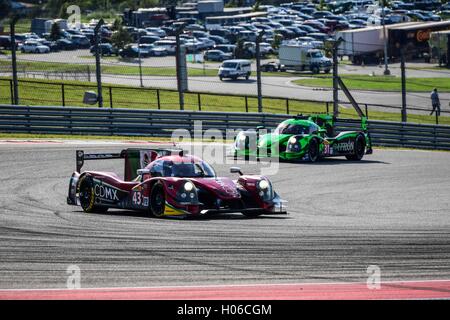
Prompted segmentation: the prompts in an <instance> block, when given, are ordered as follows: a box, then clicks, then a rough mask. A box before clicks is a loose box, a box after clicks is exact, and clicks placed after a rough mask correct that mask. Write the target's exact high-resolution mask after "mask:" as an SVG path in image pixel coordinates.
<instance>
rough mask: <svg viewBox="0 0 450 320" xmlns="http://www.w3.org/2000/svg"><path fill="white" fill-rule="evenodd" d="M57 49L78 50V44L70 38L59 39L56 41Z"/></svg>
mask: <svg viewBox="0 0 450 320" xmlns="http://www.w3.org/2000/svg"><path fill="white" fill-rule="evenodd" d="M55 44H56V46H55V48H56V49H57V50H77V46H76V45H75V44H74V43H73V42H72V41H70V40H67V39H58V40H56V41H55Z"/></svg>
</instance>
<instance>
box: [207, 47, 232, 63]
mask: <svg viewBox="0 0 450 320" xmlns="http://www.w3.org/2000/svg"><path fill="white" fill-rule="evenodd" d="M203 58H204V59H205V60H207V61H219V62H222V61H224V60H228V59H231V58H232V54H231V53H225V52H223V51H220V50H207V51H205V54H204V55H203Z"/></svg>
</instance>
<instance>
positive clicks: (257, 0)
mask: <svg viewBox="0 0 450 320" xmlns="http://www.w3.org/2000/svg"><path fill="white" fill-rule="evenodd" d="M260 5H261V0H256V1H255V4H254V5H253V7H252V11H253V12H257V11H261V9H260Z"/></svg>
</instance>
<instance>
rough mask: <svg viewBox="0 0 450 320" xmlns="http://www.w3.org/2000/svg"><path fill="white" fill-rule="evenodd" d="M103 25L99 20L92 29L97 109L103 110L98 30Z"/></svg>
mask: <svg viewBox="0 0 450 320" xmlns="http://www.w3.org/2000/svg"><path fill="white" fill-rule="evenodd" d="M103 24H104V20H103V19H100V21H99V22H98V23H97V25H96V26H95V28H94V37H95V72H96V78H97V101H98V107H99V108H103V92H102V70H101V65H100V45H99V44H100V28H101V26H102V25H103Z"/></svg>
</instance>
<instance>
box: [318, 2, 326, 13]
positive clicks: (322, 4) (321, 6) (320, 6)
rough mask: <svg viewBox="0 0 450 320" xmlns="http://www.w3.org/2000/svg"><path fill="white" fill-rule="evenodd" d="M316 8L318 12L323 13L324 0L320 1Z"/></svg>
mask: <svg viewBox="0 0 450 320" xmlns="http://www.w3.org/2000/svg"><path fill="white" fill-rule="evenodd" d="M318 7H319V10H320V11H323V9H325V0H320V2H319V6H318Z"/></svg>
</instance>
